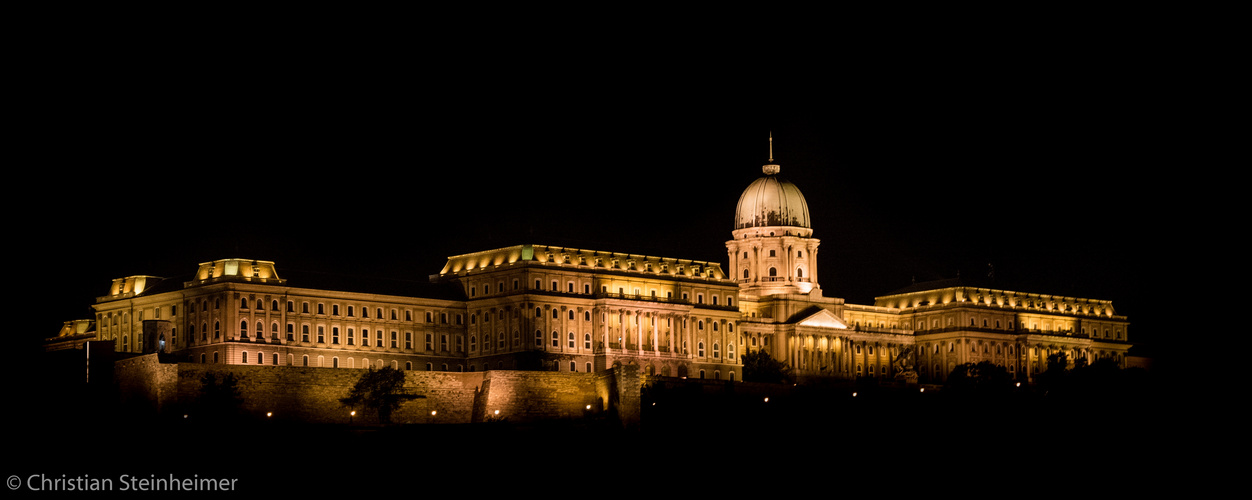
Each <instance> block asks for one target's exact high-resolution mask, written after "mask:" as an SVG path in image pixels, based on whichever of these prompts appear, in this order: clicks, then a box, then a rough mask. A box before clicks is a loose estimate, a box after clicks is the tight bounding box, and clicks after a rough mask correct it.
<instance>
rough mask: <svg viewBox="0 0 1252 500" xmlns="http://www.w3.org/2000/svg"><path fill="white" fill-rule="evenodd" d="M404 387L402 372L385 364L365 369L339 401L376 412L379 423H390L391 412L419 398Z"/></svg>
mask: <svg viewBox="0 0 1252 500" xmlns="http://www.w3.org/2000/svg"><path fill="white" fill-rule="evenodd" d="M420 397H422V396H418V395H415V394H410V393H408V392H407V391H406V390H405V389H404V372H402V371H400V370H397V369H394V368H391V367H390V366H385V367H383V368H380V369H378V370H375V369H373V368H371V369H369V370H367V371H366V372H365V373H364V374H362V375H361V378H360V379H359V380H357V382H356V385H354V386H352V390H351V391H350V392H349V393H348V397H346V398H341V399H340V400H339V402H340V403H343V404H344V405H345V406H349V407H353V408H358V407H359V408H363V409H366V410H373V411H376V412H378V421H379V423H383V424H387V423H391V414H392V413H394V412H395V411H396V410H397V409H399V408H400V405H401V404H403V403H404V402H406V401H410V400H413V399H417V398H420Z"/></svg>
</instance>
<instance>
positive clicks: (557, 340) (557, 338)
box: [552, 330, 561, 347]
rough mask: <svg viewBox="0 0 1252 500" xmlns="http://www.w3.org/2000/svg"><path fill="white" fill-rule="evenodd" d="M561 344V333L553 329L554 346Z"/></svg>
mask: <svg viewBox="0 0 1252 500" xmlns="http://www.w3.org/2000/svg"><path fill="white" fill-rule="evenodd" d="M560 346H561V334H559V333H557V332H556V331H555V330H553V331H552V347H560Z"/></svg>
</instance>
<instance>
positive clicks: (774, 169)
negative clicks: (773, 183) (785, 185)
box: [761, 130, 778, 175]
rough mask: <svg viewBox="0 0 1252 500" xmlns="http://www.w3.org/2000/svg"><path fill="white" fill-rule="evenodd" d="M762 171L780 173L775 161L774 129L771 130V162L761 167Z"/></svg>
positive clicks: (767, 173) (768, 173)
mask: <svg viewBox="0 0 1252 500" xmlns="http://www.w3.org/2000/svg"><path fill="white" fill-rule="evenodd" d="M761 171H762V172H765V175H774V174H777V173H778V164H776V163H774V131H773V130H771V131H770V132H769V163H766V164H765V165H764V166H762V167H761Z"/></svg>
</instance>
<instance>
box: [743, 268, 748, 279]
mask: <svg viewBox="0 0 1252 500" xmlns="http://www.w3.org/2000/svg"><path fill="white" fill-rule="evenodd" d="M743 279H745V280H746V279H748V268H746V267H745V268H743Z"/></svg>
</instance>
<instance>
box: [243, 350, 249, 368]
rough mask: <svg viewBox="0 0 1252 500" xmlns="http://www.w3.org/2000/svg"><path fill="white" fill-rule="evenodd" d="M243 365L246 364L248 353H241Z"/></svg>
mask: <svg viewBox="0 0 1252 500" xmlns="http://www.w3.org/2000/svg"><path fill="white" fill-rule="evenodd" d="M243 364H245V365H246V364H248V351H244V352H243Z"/></svg>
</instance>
